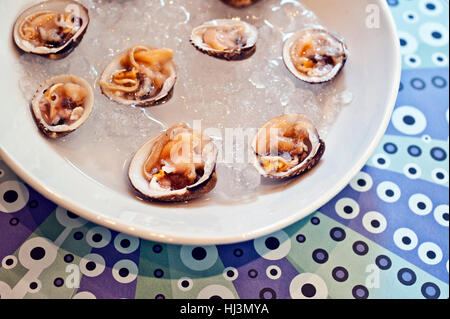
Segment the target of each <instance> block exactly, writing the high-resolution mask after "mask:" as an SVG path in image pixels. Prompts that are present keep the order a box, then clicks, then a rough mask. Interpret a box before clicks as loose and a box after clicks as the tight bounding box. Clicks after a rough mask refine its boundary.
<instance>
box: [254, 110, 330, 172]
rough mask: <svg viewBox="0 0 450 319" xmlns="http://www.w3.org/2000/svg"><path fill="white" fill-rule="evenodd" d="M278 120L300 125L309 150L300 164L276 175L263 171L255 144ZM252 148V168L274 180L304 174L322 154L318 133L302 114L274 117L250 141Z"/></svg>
mask: <svg viewBox="0 0 450 319" xmlns="http://www.w3.org/2000/svg"><path fill="white" fill-rule="evenodd" d="M279 120H288V121H289V122H290V123H291V124H292V125H294V124H296V123H300V124H301V126H302V128H303V129H304V130H306V131H307V133H308V138H309V141H310V143H311V149H310V150H309V154H308V156H307V157H306V158H305V159H304V160H303V161H302V162H300V163H298V164H297V165H295V166H294V167H292V168H290V169H289V170H286V171H283V172H276V173H268V172H266V170H265V169H264V167H263V165H262V163H261V162H260V155H259V154H258V153H257V151H256V150H257V143H258V137H259V136H260V134H266V129H268V128H269V127H270V126H271V124H272V123H274V122H275V121H279ZM252 148H253V152H254V157H253V166H255V168H256V169H257V170H258V172H259V173H260V174H261V175H262V176H264V177H270V178H276V179H282V178H287V177H291V176H296V175H298V174H300V173H303V172H305V170H309V169H310V167H307V166H308V165H310V164H311V163H313V165H314V164H315V163H314V162H315V161H318V159H319V158H317V157H321V156H322V154H320V153H321V152H323V151H324V149H323V148H324V142H323V141H322V140H321V139H320V137H319V133H318V132H317V129H316V128H315V127H314V125H313V124H312V123H311V121H310V119H309V118H308V117H306V116H305V115H303V114H285V115H282V116H279V117H276V118H274V119H272V120H270V121H269V122H267V123H266V124H265V125H263V126H262V127H261V128H260V129H259V130H258V132H257V133H256V135H255V137H254V138H253V141H252Z"/></svg>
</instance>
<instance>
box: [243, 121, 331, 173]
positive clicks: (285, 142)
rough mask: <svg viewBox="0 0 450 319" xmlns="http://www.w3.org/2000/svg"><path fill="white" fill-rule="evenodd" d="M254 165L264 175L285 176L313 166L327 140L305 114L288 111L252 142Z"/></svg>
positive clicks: (266, 127) (262, 129) (266, 126)
mask: <svg viewBox="0 0 450 319" xmlns="http://www.w3.org/2000/svg"><path fill="white" fill-rule="evenodd" d="M252 148H253V151H254V158H253V165H254V166H255V167H256V169H257V170H258V172H259V173H260V174H261V175H262V176H264V177H269V178H275V179H283V178H288V177H292V176H297V175H300V174H303V173H305V172H307V171H309V170H310V169H312V168H313V167H314V166H315V165H316V164H317V163H318V162H319V160H320V158H321V157H322V155H323V153H324V151H325V143H324V142H323V141H322V140H321V139H320V137H319V134H318V132H317V130H316V128H315V127H314V126H313V124H312V123H311V121H310V120H309V119H308V118H307V117H306V116H305V115H303V114H285V115H282V116H279V117H276V118H274V119H272V120H270V121H269V122H267V123H266V124H265V125H264V126H262V127H261V128H260V129H259V130H258V132H257V134H256V135H255V137H254V139H253V141H252Z"/></svg>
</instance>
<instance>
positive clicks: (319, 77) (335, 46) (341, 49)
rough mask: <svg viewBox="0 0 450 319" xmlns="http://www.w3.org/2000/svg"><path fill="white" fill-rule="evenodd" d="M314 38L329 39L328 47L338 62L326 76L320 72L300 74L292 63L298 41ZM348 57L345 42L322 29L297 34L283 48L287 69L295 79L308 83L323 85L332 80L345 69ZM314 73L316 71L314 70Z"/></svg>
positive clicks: (312, 29)
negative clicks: (292, 51) (292, 50)
mask: <svg viewBox="0 0 450 319" xmlns="http://www.w3.org/2000/svg"><path fill="white" fill-rule="evenodd" d="M314 36H322V37H324V38H326V39H327V42H328V43H327V45H328V47H329V50H332V51H333V54H335V56H336V60H337V61H338V62H337V63H336V64H335V65H334V66H333V68H332V69H331V70H329V72H327V73H324V74H322V73H320V72H318V74H314V73H308V74H305V73H303V72H300V71H299V70H298V69H297V68H296V66H295V65H294V62H293V61H292V57H291V49H292V47H293V46H294V45H295V44H296V43H297V42H298V41H301V40H302V39H306V38H311V37H314ZM336 52H337V53H336ZM347 57H348V49H347V47H346V45H345V43H344V41H343V40H342V39H340V38H339V37H338V36H336V35H334V34H331V33H330V32H328V31H327V30H325V29H323V28H320V27H314V28H307V29H304V30H300V31H298V32H296V33H295V34H294V35H292V36H291V37H290V38H289V39H288V40H286V42H285V44H284V47H283V60H284V63H285V64H286V67H287V68H288V69H289V71H290V72H291V73H292V74H293V75H294V76H295V77H297V78H299V79H300V80H302V81H305V82H308V83H322V82H327V81H330V80H332V79H333V78H334V77H335V76H336V75H337V74H338V73H339V72H340V71H341V70H342V68H343V67H344V65H345V62H346V60H347ZM313 71H316V70H314V69H313Z"/></svg>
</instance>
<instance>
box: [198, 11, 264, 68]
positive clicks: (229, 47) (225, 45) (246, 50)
mask: <svg viewBox="0 0 450 319" xmlns="http://www.w3.org/2000/svg"><path fill="white" fill-rule="evenodd" d="M257 39H258V30H257V29H256V28H255V27H254V26H252V25H251V24H249V23H247V22H244V21H240V20H234V19H218V20H211V21H208V22H206V23H204V24H202V25H201V26H198V27H196V28H194V29H193V30H192V33H191V43H192V45H193V46H194V47H195V48H197V49H198V50H199V51H201V52H203V53H206V54H208V55H211V56H214V57H217V58H222V59H226V60H241V59H245V58H248V57H250V56H251V55H252V54H253V53H254V52H255V49H256V41H257Z"/></svg>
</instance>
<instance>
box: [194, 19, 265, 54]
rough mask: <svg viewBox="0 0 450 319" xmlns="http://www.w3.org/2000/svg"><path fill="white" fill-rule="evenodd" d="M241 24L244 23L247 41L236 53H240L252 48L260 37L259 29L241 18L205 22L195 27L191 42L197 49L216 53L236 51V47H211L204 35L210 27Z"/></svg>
mask: <svg viewBox="0 0 450 319" xmlns="http://www.w3.org/2000/svg"><path fill="white" fill-rule="evenodd" d="M239 24H242V25H244V28H245V35H246V37H247V42H246V44H245V45H244V46H243V47H240V49H239V50H238V52H236V53H238V54H239V53H240V51H247V50H250V49H252V48H253V47H254V46H255V45H256V41H257V39H258V30H257V29H256V28H255V27H254V26H252V25H251V24H249V23H247V22H244V21H240V20H233V19H217V20H211V21H208V22H205V23H204V24H202V25H201V26H198V27H196V28H194V29H193V30H192V33H191V42H192V44H193V45H194V46H195V47H196V48H197V49H199V50H201V51H205V52H210V53H216V54H221V53H233V52H234V51H236V50H235V49H233V50H225V51H223V50H216V49H214V48H212V47H210V46H209V45H207V44H206V43H205V42H204V41H203V35H204V33H205V31H206V30H207V29H208V28H210V27H217V26H230V27H232V26H235V25H239Z"/></svg>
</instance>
